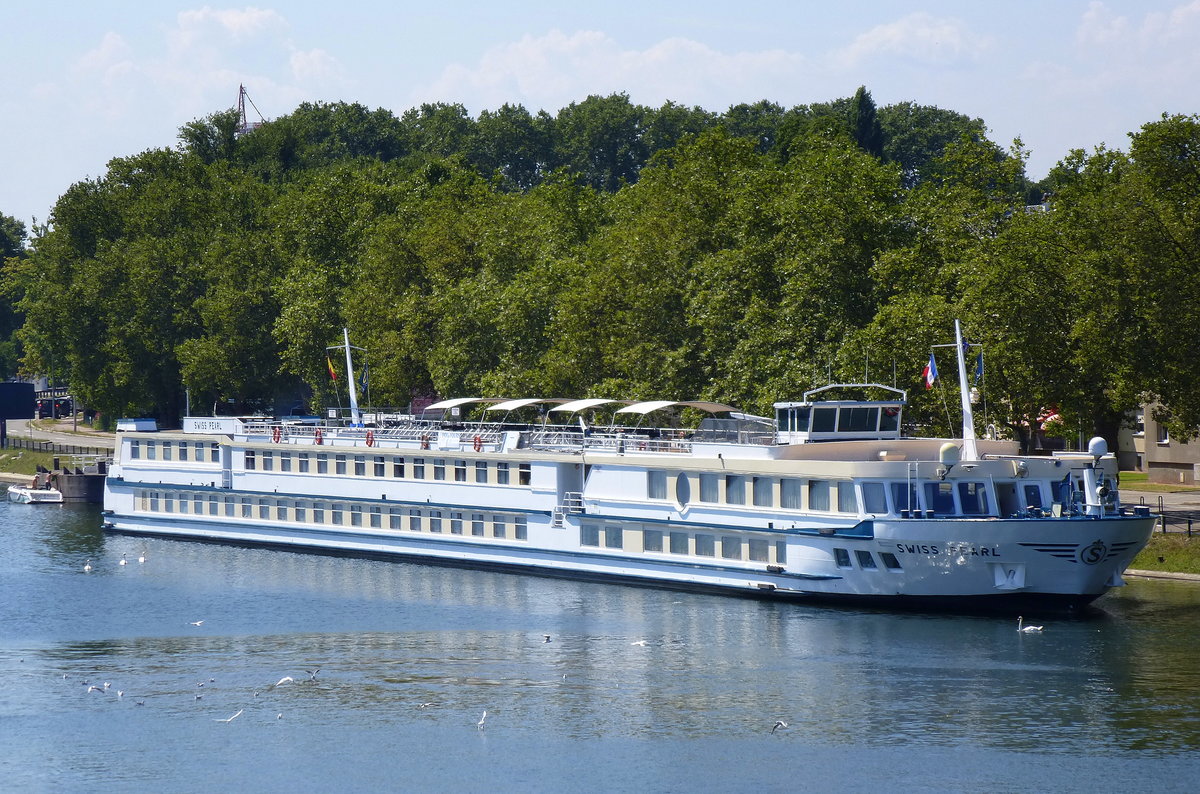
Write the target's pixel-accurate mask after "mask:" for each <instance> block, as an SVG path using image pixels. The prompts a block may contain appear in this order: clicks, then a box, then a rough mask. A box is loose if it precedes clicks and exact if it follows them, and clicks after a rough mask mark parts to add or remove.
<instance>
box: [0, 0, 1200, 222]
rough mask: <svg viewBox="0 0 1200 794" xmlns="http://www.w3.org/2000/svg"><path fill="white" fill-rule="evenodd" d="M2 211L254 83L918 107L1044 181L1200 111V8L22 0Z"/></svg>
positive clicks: (364, 99) (13, 26) (317, 95)
mask: <svg viewBox="0 0 1200 794" xmlns="http://www.w3.org/2000/svg"><path fill="white" fill-rule="evenodd" d="M5 6H6V7H5V8H4V10H3V12H2V13H0V67H2V72H0V73H2V74H3V75H4V78H5V79H4V83H3V86H4V87H3V90H2V91H0V113H2V114H3V118H4V123H3V124H2V125H0V213H4V214H7V215H12V216H15V217H16V218H17V219H18V220H21V221H23V222H25V224H26V225H27V226H28V225H29V224H30V221H31V220H32V218H34V217H36V218H37V219H38V220H39V221H45V220H46V219H47V218H48V217H49V214H50V210H51V208H52V207H53V205H54V202H55V200H56V199H57V198H58V196H59V195H61V194H62V192H63V191H65V190H66V189H67V188H68V187H69V186H70V185H71V184H72V183H74V182H77V181H80V180H82V179H87V178H94V177H98V176H102V175H103V173H104V170H105V164H106V163H107V161H108V160H109V159H111V158H112V157H117V156H123V155H128V154H134V153H137V152H140V151H144V150H146V149H150V148H159V147H170V146H174V145H175V143H176V132H177V130H178V128H179V127H180V126H181V125H183V124H185V123H186V122H188V121H191V120H192V119H196V118H203V117H204V116H207V115H208V114H210V113H213V112H215V111H218V110H222V109H225V108H228V107H231V106H232V105H234V104H235V103H236V100H237V87H238V84H239V83H244V84H245V85H246V86H247V89H248V90H249V92H250V96H251V98H252V99H253V100H254V102H255V104H256V105H257V106H258V108H259V109H260V110H261V111H262V112H263V114H264V115H265V116H267V117H268V118H270V117H273V116H279V115H285V114H287V113H289V112H291V111H292V110H293V109H294V108H295V107H296V105H297V104H298V103H300V102H303V101H318V100H320V101H346V102H361V103H363V104H365V105H368V106H370V107H372V108H375V107H384V108H388V109H390V110H392V111H393V112H395V113H396V114H397V115H399V114H400V113H402V112H403V111H404V110H406V109H407V108H409V107H413V106H414V105H416V104H419V103H421V102H425V101H445V102H461V103H463V104H464V105H466V107H467V108H468V109H469V110H470V111H471V112H472V113H473V114H476V113H478V112H479V111H480V110H481V109H484V108H495V107H498V106H499V105H500V104H502V103H504V102H512V103H522V104H524V105H525V106H526V107H527V108H529V109H530V110H537V109H539V108H544V109H546V110H548V111H550V112H554V111H556V110H557V109H558V108H559V107H562V106H563V105H565V104H569V103H570V102H572V101H577V100H581V99H583V98H585V97H586V96H587V95H588V94H594V93H599V94H608V93H612V92H614V91H624V92H626V93H627V94H629V96H630V98H631V99H632V100H633V101H635V102H639V103H642V104H647V105H654V106H657V105H659V104H661V103H662V102H664V101H666V100H668V99H670V100H674V101H676V102H680V103H683V104H688V105H700V106H702V107H705V108H707V109H709V110H713V111H721V110H724V109H725V108H727V107H728V106H729V105H731V104H735V103H738V102H753V101H757V100H759V99H764V98H765V99H770V100H772V101H775V102H778V103H780V104H782V105H785V106H791V105H795V104H807V103H810V102H821V101H827V100H830V99H835V98H837V97H842V96H848V95H850V94H852V93H853V92H854V90H855V89H856V88H857V87H858V86H859V85H866V86H867V88H868V89H869V90H870V91H871V93H872V95H873V96H874V98H875V101H876V103H877V104H880V105H886V104H890V103H893V102H898V101H903V100H912V101H915V102H918V103H920V104H928V105H937V106H939V107H943V108H948V109H951V110H956V111H958V112H961V113H965V114H968V115H970V116H975V117H980V118H982V119H983V120H984V121H985V122H986V124H987V125H988V127H989V129H990V132H991V136H992V138H993V140H996V141H997V142H999V143H1001V144H1003V145H1007V144H1008V143H1010V142H1011V141H1012V139H1013V138H1015V137H1018V136H1019V137H1020V138H1021V139H1022V140H1023V142H1024V143H1025V146H1026V147H1027V148H1028V149H1029V150H1031V154H1030V158H1029V168H1028V170H1029V173H1030V175H1031V176H1032V177H1034V178H1040V177H1041V176H1043V175H1045V173H1046V171H1047V170H1048V169H1049V168H1050V167H1051V166H1053V165H1054V163H1056V162H1057V161H1058V160H1060V159H1061V158H1062V157H1063V156H1065V155H1066V153H1067V152H1068V151H1069V150H1070V149H1072V148H1084V149H1091V148H1092V147H1094V146H1097V145H1100V144H1105V145H1107V146H1109V147H1111V148H1125V147H1126V143H1127V133H1129V132H1132V131H1135V130H1137V129H1138V127H1140V126H1141V125H1142V124H1145V123H1146V122H1149V121H1153V120H1154V119H1156V118H1158V117H1159V116H1160V115H1161V114H1162V113H1164V112H1166V113H1186V114H1192V113H1196V112H1198V111H1200V107H1198V105H1200V101H1198V100H1200V46H1197V42H1200V0H1145V1H1144V2H1138V3H1128V2H1116V0H1107V1H1105V2H1101V1H1100V0H1095V1H1090V2H1089V1H1086V0H1055V1H1050V0H1040V1H1037V2H1035V1H1033V0H1009V2H1006V3H981V2H922V1H921V0H911V2H907V3H897V2H882V1H880V2H853V0H851V2H847V3H840V4H835V3H817V2H811V3H810V2H801V1H800V0H794V1H793V2H774V1H770V0H744V1H743V2H732V3H731V2H728V0H725V1H724V2H711V1H710V0H692V2H653V0H642V2H626V1H625V0H608V1H607V2H605V3H594V4H577V3H570V2H563V0H560V1H559V2H542V1H540V0H533V1H530V2H521V1H520V0H509V2H504V1H503V0H492V1H491V2H479V1H468V0H463V1H462V2H455V1H454V0H443V2H441V3H439V4H436V6H435V4H431V3H412V2H404V1H403V0H401V1H399V2H383V1H382V0H380V1H378V2H357V1H356V0H343V2H320V3H318V2H308V1H307V0H302V1H301V2H276V3H269V2H265V3H262V4H259V5H223V4H210V5H204V4H202V3H196V2H176V1H175V0H156V1H155V2H153V3H144V2H120V1H119V0H111V1H110V2H104V0H86V1H84V0H61V1H60V2H54V3H46V4H40V3H24V4H21V5H20V6H16V7H14V6H13V5H12V4H5Z"/></svg>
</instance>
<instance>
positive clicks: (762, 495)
mask: <svg viewBox="0 0 1200 794" xmlns="http://www.w3.org/2000/svg"><path fill="white" fill-rule="evenodd" d="M772 486H773V483H772V482H771V478H770V477H755V478H754V479H753V485H752V487H751V491H752V492H753V494H754V504H755V505H756V506H758V507H771V506H772V505H774V504H775V494H774V493H773V492H772Z"/></svg>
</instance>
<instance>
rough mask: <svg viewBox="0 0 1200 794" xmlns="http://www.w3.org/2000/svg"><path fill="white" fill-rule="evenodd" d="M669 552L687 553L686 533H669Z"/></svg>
mask: <svg viewBox="0 0 1200 794" xmlns="http://www.w3.org/2000/svg"><path fill="white" fill-rule="evenodd" d="M671 553H672V554H687V553H688V533H686V532H672V533H671Z"/></svg>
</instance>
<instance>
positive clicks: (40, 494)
mask: <svg viewBox="0 0 1200 794" xmlns="http://www.w3.org/2000/svg"><path fill="white" fill-rule="evenodd" d="M8 501H10V502H19V503H21V504H34V505H36V504H62V501H63V495H62V491H59V490H58V489H57V488H31V487H29V486H27V485H10V486H8Z"/></svg>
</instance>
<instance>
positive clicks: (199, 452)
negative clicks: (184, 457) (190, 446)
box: [192, 441, 217, 463]
mask: <svg viewBox="0 0 1200 794" xmlns="http://www.w3.org/2000/svg"><path fill="white" fill-rule="evenodd" d="M195 447H196V448H195V449H194V450H192V451H193V452H194V453H195V454H194V455H193V456H192V460H194V461H196V462H197V463H203V462H204V442H203V441H197V442H196V444H195ZM216 447H217V445H216V444H213V449H214V450H215V449H216ZM216 460H217V456H216V455H214V456H213V462H214V463H215V462H216Z"/></svg>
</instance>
